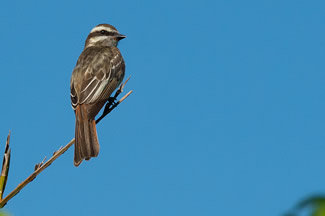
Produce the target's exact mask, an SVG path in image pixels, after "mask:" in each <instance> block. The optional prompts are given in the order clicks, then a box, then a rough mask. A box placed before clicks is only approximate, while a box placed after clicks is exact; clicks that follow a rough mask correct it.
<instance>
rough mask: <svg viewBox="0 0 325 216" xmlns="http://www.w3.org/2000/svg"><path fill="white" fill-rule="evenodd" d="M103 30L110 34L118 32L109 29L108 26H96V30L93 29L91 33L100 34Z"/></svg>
mask: <svg viewBox="0 0 325 216" xmlns="http://www.w3.org/2000/svg"><path fill="white" fill-rule="evenodd" d="M101 30H105V31H108V32H117V31H116V30H114V29H112V28H109V27H107V26H96V27H95V28H93V29H92V30H91V31H90V33H93V32H99V31H101Z"/></svg>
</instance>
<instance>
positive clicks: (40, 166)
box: [0, 78, 132, 208]
mask: <svg viewBox="0 0 325 216" xmlns="http://www.w3.org/2000/svg"><path fill="white" fill-rule="evenodd" d="M129 79H130V78H128V79H127V80H126V81H125V82H124V83H122V84H121V85H120V87H119V89H118V90H117V92H116V93H115V95H114V99H116V97H117V96H118V95H119V94H120V93H122V92H123V88H124V86H125V84H126V83H127V81H128V80H129ZM131 93H132V90H131V91H129V92H128V93H127V94H126V95H125V96H123V97H122V98H121V99H120V100H119V101H118V102H117V103H113V105H111V107H109V109H108V110H107V113H105V115H104V114H103V115H102V116H101V117H100V118H99V119H97V121H96V123H98V122H99V121H100V120H101V119H103V118H104V117H105V116H106V115H107V114H108V113H110V112H111V111H112V110H113V109H114V108H115V107H117V105H118V104H120V103H122V101H123V100H125V99H126V98H127V97H128V96H129V95H130V94H131ZM108 103H109V102H108ZM74 142H75V139H74V138H73V139H72V140H71V141H70V142H69V143H68V144H67V145H66V146H64V147H63V148H62V146H61V147H60V149H59V150H58V151H56V152H54V154H53V156H52V157H51V158H50V159H49V160H48V161H46V162H45V163H44V160H45V158H44V160H43V161H42V162H41V163H39V164H36V166H35V171H34V172H33V173H32V174H31V175H30V176H29V177H28V178H27V179H25V180H24V181H23V182H21V183H20V184H19V185H18V186H17V187H16V188H15V189H14V190H13V191H12V192H10V193H9V194H8V195H7V196H6V197H5V198H4V199H3V200H1V201H0V208H3V207H4V206H5V205H6V204H7V202H8V201H9V200H10V199H11V198H13V197H14V196H15V195H16V194H17V193H19V191H20V190H21V189H23V188H24V187H25V186H26V185H27V184H28V183H30V182H32V181H33V180H34V179H35V178H36V176H37V175H38V174H40V173H41V172H42V171H43V170H45V169H46V168H47V167H48V166H50V165H51V164H52V163H53V161H55V160H56V159H57V158H58V157H59V156H61V155H62V154H63V153H64V152H66V151H67V150H68V149H69V148H70V147H71V146H72V145H73V144H74ZM9 152H10V150H9ZM43 163H44V164H43Z"/></svg>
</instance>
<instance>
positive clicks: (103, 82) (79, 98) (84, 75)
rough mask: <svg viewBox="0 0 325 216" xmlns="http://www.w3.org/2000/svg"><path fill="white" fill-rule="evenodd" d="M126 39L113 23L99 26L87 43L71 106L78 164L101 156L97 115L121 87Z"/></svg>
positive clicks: (74, 80)
mask: <svg viewBox="0 0 325 216" xmlns="http://www.w3.org/2000/svg"><path fill="white" fill-rule="evenodd" d="M125 37H126V36H125V35H123V34H120V33H119V31H118V30H117V29H116V28H115V27H114V26H112V25H110V24H99V25H97V26H95V27H94V28H93V29H92V30H91V31H90V33H89V34H88V37H87V39H86V42H85V46H84V49H83V51H82V53H81V54H80V56H79V58H78V61H77V63H76V66H75V68H74V69H73V72H72V75H71V80H70V96H71V106H72V109H73V110H74V113H75V117H76V123H75V148H74V165H75V166H76V167H78V166H79V165H80V164H81V162H82V161H83V160H84V159H85V160H89V159H90V158H92V157H97V156H98V153H99V142H98V137H97V131H96V122H95V116H96V115H97V114H98V113H99V111H100V110H101V109H102V107H103V106H104V105H105V103H106V102H107V101H108V100H109V98H110V95H111V94H112V93H113V92H114V90H115V89H116V88H117V87H118V86H119V85H120V84H121V82H122V81H123V78H124V74H125V62H124V59H123V57H122V55H121V52H120V50H119V49H118V48H117V45H118V43H119V41H120V40H122V39H124V38H125Z"/></svg>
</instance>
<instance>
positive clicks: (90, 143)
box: [74, 105, 99, 166]
mask: <svg viewBox="0 0 325 216" xmlns="http://www.w3.org/2000/svg"><path fill="white" fill-rule="evenodd" d="M98 153H99V143H98V138H97V132H96V122H95V120H94V119H89V118H88V116H87V111H86V109H85V107H84V105H79V106H78V107H77V108H76V131H75V151H74V165H75V166H79V165H80V163H81V162H82V160H83V159H86V160H89V159H90V158H91V157H97V155H98Z"/></svg>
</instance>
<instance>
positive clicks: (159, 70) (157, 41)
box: [0, 0, 325, 216]
mask: <svg viewBox="0 0 325 216" xmlns="http://www.w3.org/2000/svg"><path fill="white" fill-rule="evenodd" d="M324 12H325V3H324V1H321V0H315V1H302V0H297V1H293V0H292V1H290V0H289V1H282V0H268V1H259V0H256V1H253V0H248V1H239V0H230V1H217V0H202V1H185V0H184V1H172V0H165V1H145V0H142V1H100V0H93V1H76V0H75V1H63V0H57V1H33V0H32V1H22V0H21V1H3V2H2V3H1V5H0V26H1V30H0V31H1V34H0V41H1V52H0V68H1V81H0V82H1V85H0V98H1V101H2V102H1V124H0V140H1V143H2V144H1V146H2V147H1V149H3V148H4V143H5V139H6V136H7V133H8V130H9V129H11V130H12V140H11V146H12V161H11V170H10V176H9V180H8V185H7V191H6V192H7V193H8V192H9V191H11V190H12V189H13V188H14V187H15V186H16V185H17V184H19V183H20V182H21V181H22V180H24V179H25V178H26V177H27V176H28V175H29V174H30V173H31V172H32V171H33V168H34V165H35V164H36V163H38V162H40V161H41V160H42V159H43V158H44V156H48V157H50V156H51V155H52V153H53V152H54V151H55V150H57V149H58V148H59V147H60V146H63V145H65V144H66V143H67V142H69V141H70V140H71V139H72V138H73V136H74V124H75V123H74V113H73V111H72V109H71V107H70V96H69V94H70V92H69V91H70V90H69V82H70V76H71V73H72V70H73V68H74V66H75V63H76V61H77V58H78V56H79V54H80V53H81V51H82V49H83V45H84V41H85V39H86V37H87V34H88V32H89V31H90V30H91V29H92V28H93V27H94V26H95V25H97V24H99V23H110V24H113V25H114V26H116V27H117V28H118V29H119V31H120V32H121V33H123V34H126V35H127V36H128V37H127V39H125V40H123V41H121V43H120V46H119V47H120V50H121V52H122V54H123V56H124V58H125V61H126V65H127V71H126V75H127V76H129V75H132V78H131V80H130V82H129V83H128V85H127V87H126V90H131V89H133V90H134V93H133V94H132V95H131V96H130V97H129V98H128V99H127V100H126V101H125V102H123V103H122V104H121V105H120V106H119V108H118V109H116V110H114V111H113V112H112V113H111V114H110V115H109V116H108V117H107V118H105V119H104V121H103V122H102V123H101V124H99V125H98V134H99V141H100V144H101V152H100V154H99V157H98V158H95V159H92V160H90V161H89V162H83V163H82V165H81V166H80V167H78V168H75V167H74V166H73V148H71V149H69V150H68V151H67V152H66V153H65V154H64V155H62V156H61V157H60V158H59V159H58V160H56V161H55V162H54V163H53V164H52V165H51V166H50V167H49V168H48V169H47V170H45V171H44V172H43V173H42V174H41V175H39V176H38V177H37V178H36V179H35V180H34V181H33V182H32V183H31V184H29V185H28V186H27V187H26V188H25V189H23V190H22V191H21V192H20V193H19V194H18V195H17V196H16V197H14V198H13V199H12V200H11V201H10V202H9V203H8V205H7V206H6V210H8V211H9V212H11V213H12V214H13V215H17V216H18V215H19V216H21V215H22V216H24V215H34V216H43V215H47V216H52V215H53V216H54V215H116V216H129V215H139V216H140V215H141V216H149V215H150V216H151V215H154V216H167V215H168V216H173V215H175V216H179V215H188V216H192V215H193V216H197V215H209V216H210V215H211V216H212V215H256V216H257V215H258V216H260V215H263V216H274V215H280V214H282V213H284V212H286V211H287V210H288V209H290V208H291V207H292V206H293V205H294V204H295V203H296V202H297V201H299V200H300V199H302V198H304V197H306V196H308V195H311V194H314V193H322V192H325V183H324V182H325V172H324V164H325V157H324V154H325V146H324V141H325V133H324V131H325V114H324V110H325V101H324V96H325V87H324V81H325V73H324V69H325V65H324V58H325V44H324V38H325V30H324V21H325V15H324ZM1 151H2V150H1Z"/></svg>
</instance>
